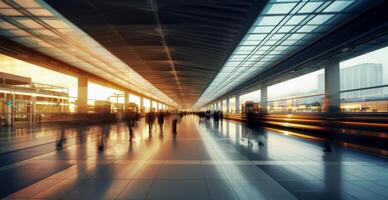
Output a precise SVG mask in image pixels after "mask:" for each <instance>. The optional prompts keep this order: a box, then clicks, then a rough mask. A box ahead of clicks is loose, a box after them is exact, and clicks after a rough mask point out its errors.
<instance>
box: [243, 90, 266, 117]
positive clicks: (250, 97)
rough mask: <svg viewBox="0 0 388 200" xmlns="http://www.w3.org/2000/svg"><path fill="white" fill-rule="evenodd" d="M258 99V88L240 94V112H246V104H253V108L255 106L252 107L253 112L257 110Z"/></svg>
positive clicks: (259, 97) (259, 95)
mask: <svg viewBox="0 0 388 200" xmlns="http://www.w3.org/2000/svg"><path fill="white" fill-rule="evenodd" d="M260 100H261V91H260V90H255V91H253V92H250V93H247V94H244V95H241V96H240V105H239V106H240V112H241V113H246V112H247V111H246V108H248V107H249V106H248V107H247V106H246V105H252V104H253V108H256V109H254V112H258V111H259V107H260Z"/></svg>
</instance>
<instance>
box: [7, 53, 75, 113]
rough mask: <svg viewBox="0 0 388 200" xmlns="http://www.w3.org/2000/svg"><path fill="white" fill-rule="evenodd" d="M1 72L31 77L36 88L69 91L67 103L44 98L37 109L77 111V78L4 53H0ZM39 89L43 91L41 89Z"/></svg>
mask: <svg viewBox="0 0 388 200" xmlns="http://www.w3.org/2000/svg"><path fill="white" fill-rule="evenodd" d="M0 72H4V73H8V74H14V75H18V76H23V77H27V78H31V81H32V82H33V83H34V86H33V87H34V88H36V89H38V88H44V89H43V90H47V89H49V90H50V91H51V92H60V93H62V92H63V91H61V90H63V89H65V90H66V91H65V93H67V94H68V97H69V99H68V100H66V105H65V103H63V102H62V101H61V103H59V104H58V103H57V100H55V101H52V100H50V99H43V100H42V102H38V104H37V109H38V110H37V111H42V112H59V111H63V110H65V111H66V112H69V111H70V112H75V110H76V104H75V101H76V99H77V96H78V95H77V87H78V79H77V78H75V77H72V76H69V75H66V74H62V73H59V72H56V71H53V70H49V69H46V68H43V67H40V66H38V65H34V64H31V63H27V62H24V61H22V60H18V59H15V58H12V57H9V56H6V55H3V54H0ZM55 88H58V89H55ZM39 90H40V91H43V90H41V89H39ZM67 102H68V103H67ZM54 104H55V105H54ZM54 107H55V108H54ZM59 107H67V108H59Z"/></svg>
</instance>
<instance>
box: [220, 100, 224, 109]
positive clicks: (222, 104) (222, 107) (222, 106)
mask: <svg viewBox="0 0 388 200" xmlns="http://www.w3.org/2000/svg"><path fill="white" fill-rule="evenodd" d="M220 107H221V108H220V109H221V111H222V112H224V103H223V102H222V100H221V101H220Z"/></svg>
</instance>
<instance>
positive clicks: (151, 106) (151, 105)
mask: <svg viewBox="0 0 388 200" xmlns="http://www.w3.org/2000/svg"><path fill="white" fill-rule="evenodd" d="M151 111H152V112H153V111H154V107H153V100H152V99H150V112H151Z"/></svg>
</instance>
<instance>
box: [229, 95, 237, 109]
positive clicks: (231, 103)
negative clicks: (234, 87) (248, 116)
mask: <svg viewBox="0 0 388 200" xmlns="http://www.w3.org/2000/svg"><path fill="white" fill-rule="evenodd" d="M235 112H236V97H232V98H230V99H229V113H235Z"/></svg>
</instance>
